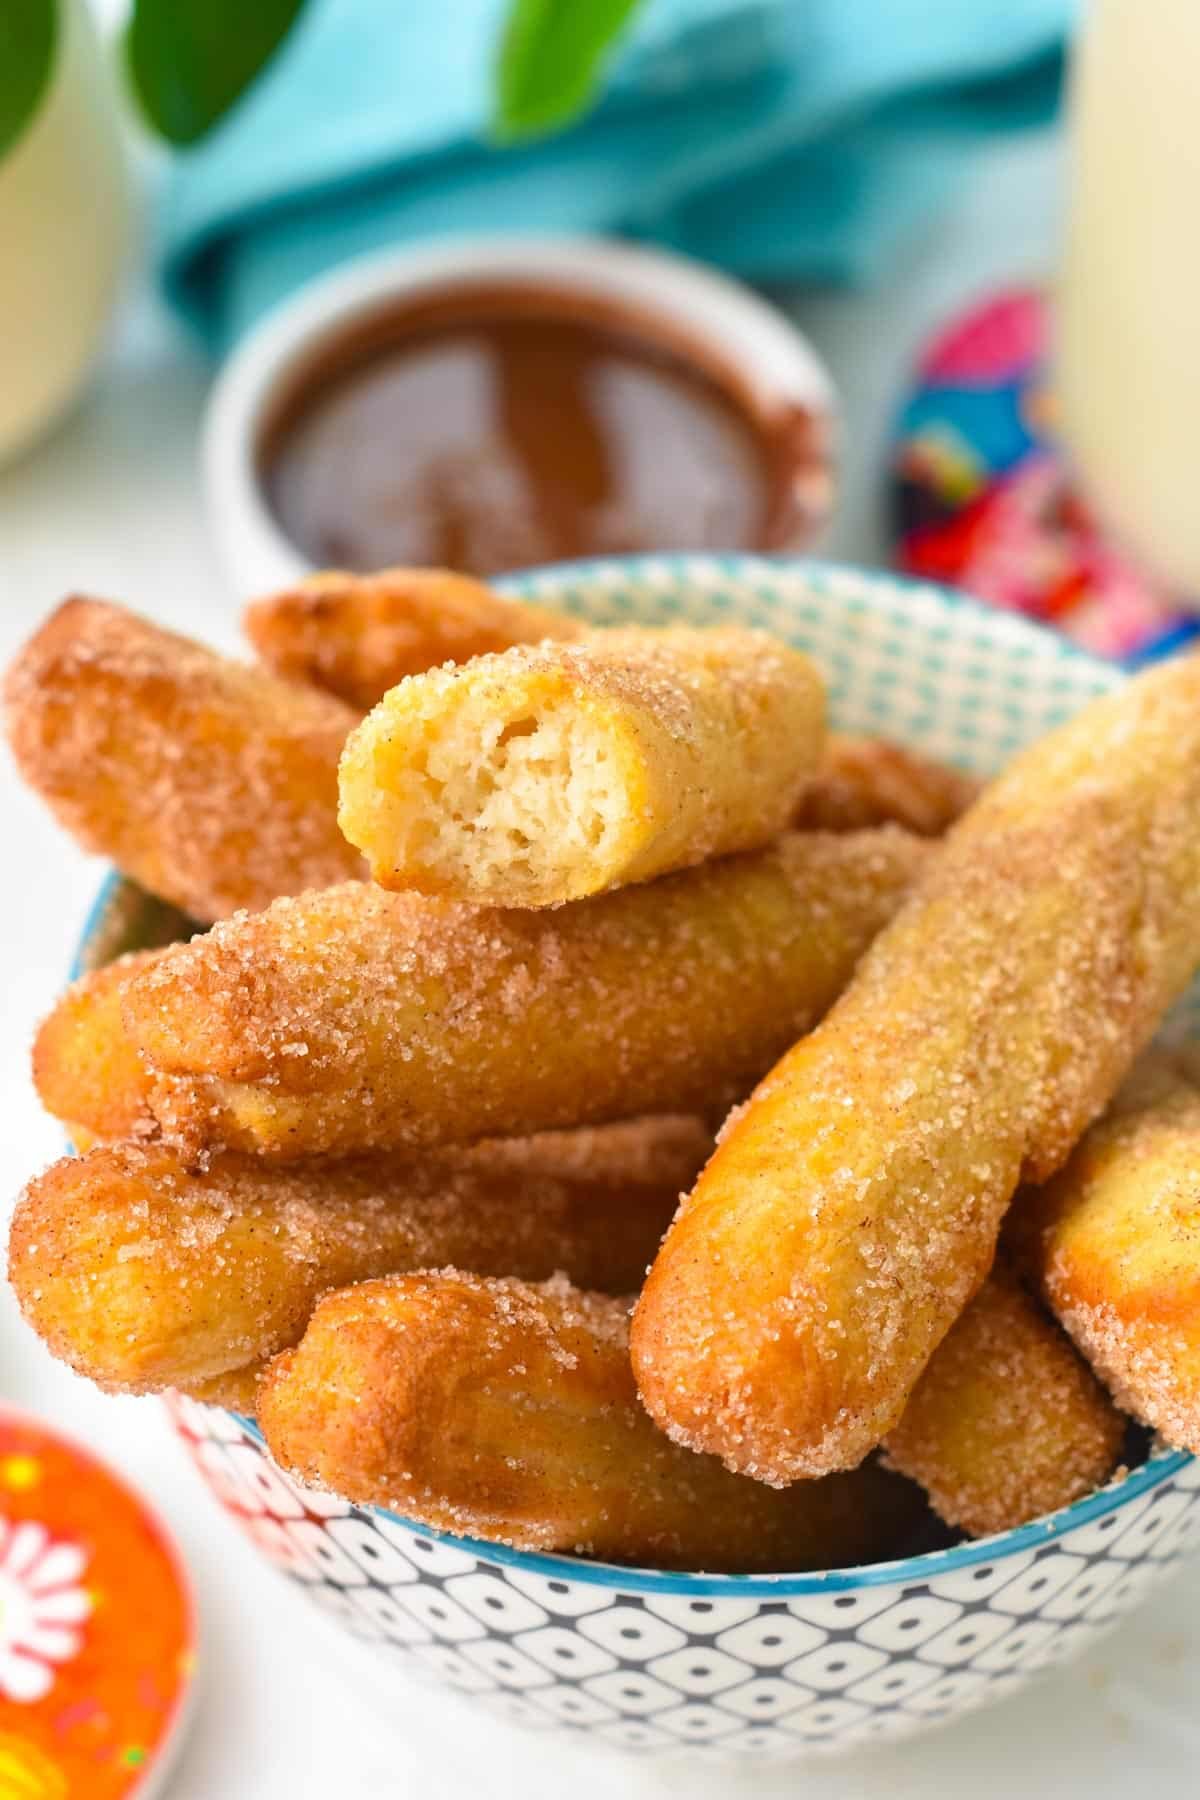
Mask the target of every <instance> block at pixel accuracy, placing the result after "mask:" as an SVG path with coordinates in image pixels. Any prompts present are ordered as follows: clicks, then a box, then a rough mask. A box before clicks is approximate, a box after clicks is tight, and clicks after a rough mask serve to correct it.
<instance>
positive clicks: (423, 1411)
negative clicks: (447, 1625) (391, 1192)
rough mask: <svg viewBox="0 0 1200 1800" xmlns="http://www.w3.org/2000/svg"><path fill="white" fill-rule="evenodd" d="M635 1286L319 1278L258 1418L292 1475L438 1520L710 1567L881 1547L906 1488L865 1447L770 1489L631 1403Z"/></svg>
mask: <svg viewBox="0 0 1200 1800" xmlns="http://www.w3.org/2000/svg"><path fill="white" fill-rule="evenodd" d="M627 1307H628V1303H627V1302H623V1301H620V1300H612V1299H606V1298H605V1297H603V1296H601V1295H598V1294H588V1293H582V1292H580V1291H579V1290H578V1289H576V1288H572V1287H571V1286H570V1285H569V1284H568V1283H567V1282H566V1281H565V1280H564V1279H563V1278H561V1277H558V1278H556V1279H554V1280H552V1281H548V1282H546V1283H544V1284H543V1285H541V1286H531V1285H529V1284H527V1283H524V1282H520V1281H496V1280H490V1281H489V1280H483V1279H481V1278H479V1277H478V1276H472V1275H464V1274H462V1273H460V1272H458V1271H456V1270H453V1269H446V1270H442V1271H440V1272H436V1273H428V1272H427V1273H423V1274H416V1275H401V1276H395V1277H392V1278H391V1279H388V1280H383V1281H371V1282H364V1283H362V1284H361V1285H360V1286H358V1287H353V1288H347V1289H345V1290H343V1291H342V1292H341V1293H337V1294H331V1295H330V1296H329V1297H328V1298H327V1299H326V1300H324V1301H322V1303H321V1305H320V1306H319V1307H318V1308H317V1310H316V1312H315V1313H314V1315H313V1318H312V1320H311V1322H310V1324H309V1327H308V1330H307V1331H306V1332H305V1334H304V1337H303V1339H302V1340H301V1342H300V1344H299V1345H298V1346H297V1348H296V1349H294V1350H290V1351H287V1352H286V1353H285V1354H284V1355H283V1356H280V1357H279V1358H277V1359H276V1360H275V1361H274V1362H273V1363H271V1365H270V1366H269V1367H268V1369H267V1372H266V1374H265V1375H264V1377H263V1380H262V1382H261V1384H260V1388H259V1420H260V1423H261V1425H262V1428H263V1431H264V1433H265V1435H266V1438H267V1442H268V1444H269V1445H270V1447H271V1451H272V1454H273V1455H274V1456H275V1457H276V1459H277V1460H278V1461H279V1462H280V1463H281V1464H282V1465H283V1466H284V1467H285V1468H288V1469H291V1470H292V1471H294V1473H295V1474H297V1475H298V1476H299V1477H300V1478H301V1479H302V1480H305V1481H311V1482H316V1483H319V1484H320V1485H322V1486H324V1487H328V1488H331V1489H332V1490H333V1491H334V1492H336V1493H339V1494H342V1495H344V1496H345V1497H346V1498H348V1499H352V1500H355V1501H358V1502H360V1503H371V1504H375V1505H380V1506H387V1507H390V1508H393V1509H394V1510H395V1511H397V1512H399V1513H401V1514H403V1515H404V1516H405V1517H406V1518H409V1519H413V1520H416V1521H417V1522H419V1523H420V1524H423V1525H427V1526H431V1527H432V1528H434V1529H435V1530H441V1531H452V1532H458V1533H469V1534H471V1535H472V1536H476V1537H483V1538H488V1539H491V1540H493V1541H495V1542H498V1543H505V1544H515V1545H518V1546H520V1547H522V1548H528V1549H536V1550H562V1551H570V1552H574V1553H576V1554H579V1555H590V1556H596V1557H601V1558H604V1559H606V1560H610V1561H615V1562H625V1563H643V1564H649V1565H651V1566H653V1567H660V1568H683V1569H696V1570H713V1571H721V1572H745V1573H750V1572H754V1571H762V1570H772V1569H790V1570H795V1569H808V1568H838V1567H842V1566H844V1565H846V1564H848V1563H852V1562H855V1561H858V1560H861V1559H873V1558H879V1557H884V1556H887V1555H889V1554H892V1553H894V1551H895V1549H896V1547H897V1545H898V1544H899V1543H900V1542H901V1541H902V1538H903V1535H904V1533H905V1531H906V1530H908V1529H911V1527H912V1525H913V1523H914V1519H915V1517H916V1516H918V1515H919V1513H920V1510H921V1502H920V1497H919V1495H917V1494H916V1490H915V1489H912V1488H910V1487H909V1486H908V1484H906V1483H904V1482H902V1481H900V1480H899V1479H898V1478H897V1477H894V1476H888V1475H887V1474H886V1473H885V1472H884V1471H883V1470H881V1469H880V1468H878V1467H877V1466H876V1465H873V1464H872V1465H867V1466H866V1467H864V1468H862V1469H859V1470H856V1471H855V1472H854V1473H853V1474H850V1475H843V1476H836V1477H834V1478H833V1479H832V1480H830V1481H824V1482H811V1483H807V1484H805V1485H804V1486H803V1487H800V1488H794V1489H791V1490H790V1491H789V1492H787V1493H786V1494H780V1493H775V1492H773V1491H772V1490H771V1489H769V1488H764V1487H761V1486H759V1485H757V1484H756V1483H753V1482H747V1481H742V1480H739V1479H738V1477H736V1476H733V1475H729V1474H727V1473H726V1471H725V1470H724V1469H722V1468H721V1466H720V1464H719V1463H717V1462H716V1461H714V1460H713V1459H712V1458H711V1457H698V1456H692V1455H691V1454H690V1453H689V1452H688V1451H685V1450H680V1449H678V1448H676V1446H675V1445H673V1444H671V1443H670V1442H669V1441H668V1439H666V1438H665V1437H663V1436H662V1435H661V1433H659V1432H658V1431H657V1430H656V1429H655V1428H654V1426H653V1425H652V1424H651V1422H650V1420H649V1419H648V1418H647V1417H646V1414H645V1413H644V1412H643V1411H642V1408H641V1407H640V1406H639V1405H638V1400H637V1394H636V1391H635V1389H634V1385H633V1375H632V1372H631V1370H630V1366H629V1352H628V1344H627V1333H628V1324H627Z"/></svg>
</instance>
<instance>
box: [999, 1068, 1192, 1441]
mask: <svg viewBox="0 0 1200 1800" xmlns="http://www.w3.org/2000/svg"><path fill="white" fill-rule="evenodd" d="M1008 1235H1009V1237H1010V1239H1011V1241H1012V1244H1013V1247H1014V1250H1015V1252H1016V1254H1017V1256H1018V1258H1019V1260H1020V1262H1021V1265H1022V1267H1023V1268H1024V1269H1025V1270H1027V1272H1028V1273H1029V1274H1030V1275H1031V1276H1032V1277H1033V1278H1034V1279H1035V1280H1036V1281H1037V1282H1038V1284H1039V1286H1040V1288H1041V1290H1042V1292H1043V1294H1044V1295H1045V1298H1046V1300H1047V1301H1048V1303H1049V1305H1050V1306H1051V1307H1052V1308H1053V1310H1054V1312H1055V1313H1056V1314H1057V1316H1058V1318H1059V1319H1060V1320H1061V1322H1062V1324H1063V1325H1064V1326H1065V1328H1066V1330H1067V1331H1068V1332H1069V1333H1070V1334H1071V1336H1072V1337H1073V1338H1074V1340H1075V1342H1076V1343H1077V1344H1078V1345H1079V1348H1080V1349H1081V1350H1082V1351H1083V1353H1084V1355H1085V1356H1086V1357H1087V1359H1088V1361H1089V1362H1090V1363H1091V1364H1092V1366H1093V1368H1095V1369H1096V1371H1097V1373H1098V1374H1099V1375H1100V1377H1101V1379H1102V1380H1103V1381H1104V1382H1105V1383H1106V1384H1107V1386H1108V1387H1109V1388H1111V1390H1112V1392H1113V1393H1114V1394H1115V1396H1116V1398H1117V1400H1118V1401H1119V1402H1120V1404H1121V1405H1122V1406H1123V1407H1125V1408H1126V1409H1127V1410H1128V1411H1129V1412H1131V1413H1133V1414H1134V1415H1135V1416H1136V1417H1137V1418H1139V1419H1141V1420H1143V1421H1144V1423H1146V1424H1147V1425H1152V1426H1153V1427H1154V1429H1155V1430H1156V1431H1158V1432H1160V1433H1161V1434H1162V1436H1163V1437H1164V1438H1165V1439H1166V1440H1167V1442H1168V1443H1170V1444H1175V1445H1177V1446H1181V1447H1183V1448H1185V1449H1188V1450H1193V1451H1200V1091H1198V1090H1197V1084H1196V1070H1195V1067H1194V1065H1191V1064H1189V1063H1188V1062H1186V1061H1185V1063H1184V1065H1183V1066H1181V1064H1180V1061H1179V1058H1178V1055H1177V1054H1176V1055H1167V1054H1163V1053H1154V1054H1152V1055H1147V1056H1146V1057H1144V1058H1143V1059H1142V1061H1141V1062H1140V1063H1139V1064H1138V1066H1137V1068H1136V1069H1135V1071H1134V1073H1133V1074H1132V1075H1131V1076H1130V1078H1129V1080H1128V1081H1127V1082H1126V1084H1125V1086H1124V1087H1123V1088H1122V1089H1121V1092H1120V1093H1119V1095H1118V1096H1117V1099H1116V1101H1115V1103H1114V1105H1113V1107H1112V1108H1111V1110H1110V1111H1109V1113H1108V1114H1107V1115H1106V1116H1105V1117H1104V1118H1103V1119H1101V1120H1100V1122H1099V1123H1098V1124H1096V1125H1093V1126H1092V1128H1091V1130H1090V1131H1089V1132H1088V1133H1087V1134H1086V1135H1085V1137H1084V1138H1083V1140H1082V1142H1081V1143H1080V1145H1079V1147H1078V1149H1077V1150H1076V1151H1075V1154H1074V1155H1073V1156H1072V1157H1071V1160H1070V1161H1069V1162H1068V1163H1067V1165H1066V1167H1065V1168H1064V1169H1063V1170H1062V1172H1061V1174H1059V1175H1057V1176H1056V1177H1055V1179H1054V1180H1053V1181H1051V1182H1050V1183H1049V1185H1048V1186H1046V1187H1044V1188H1042V1189H1040V1190H1036V1191H1030V1192H1027V1193H1025V1194H1022V1195H1021V1196H1020V1198H1019V1199H1018V1201H1017V1203H1016V1205H1015V1206H1014V1208H1013V1212H1012V1216H1011V1220H1010V1227H1009V1233H1008Z"/></svg>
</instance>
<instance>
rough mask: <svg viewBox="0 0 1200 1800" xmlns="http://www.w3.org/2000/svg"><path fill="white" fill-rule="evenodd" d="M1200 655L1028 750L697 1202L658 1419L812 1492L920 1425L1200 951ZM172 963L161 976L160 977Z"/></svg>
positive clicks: (656, 1318) (672, 1290)
mask: <svg viewBox="0 0 1200 1800" xmlns="http://www.w3.org/2000/svg"><path fill="white" fill-rule="evenodd" d="M1198 883H1200V660H1196V659H1181V660H1179V661H1176V662H1172V663H1170V664H1167V665H1165V666H1163V667H1162V668H1159V669H1156V670H1153V671H1151V672H1150V673H1148V674H1145V675H1142V676H1140V677H1139V678H1137V679H1136V680H1135V681H1132V682H1130V683H1129V684H1128V685H1127V686H1125V687H1123V688H1122V689H1121V690H1120V691H1119V692H1117V693H1116V694H1114V695H1112V696H1110V697H1107V698H1104V699H1102V700H1098V701H1096V702H1094V703H1093V704H1091V705H1090V706H1088V707H1087V708H1085V710H1084V711H1083V712H1082V713H1080V714H1079V715H1078V716H1077V717H1076V718H1075V719H1074V720H1073V721H1071V722H1070V723H1069V724H1067V725H1065V726H1063V727H1061V728H1060V729H1059V730H1058V731H1056V732H1055V733H1053V734H1052V735H1051V736H1050V737H1048V738H1046V739H1045V740H1043V741H1042V742H1041V743H1039V744H1037V745H1035V746H1034V747H1033V748H1032V749H1030V750H1027V751H1026V752H1025V753H1024V754H1023V755H1022V756H1021V757H1019V758H1018V760H1017V761H1016V762H1015V763H1014V764H1013V765H1012V766H1011V768H1010V769H1009V770H1008V771H1007V773H1006V774H1004V775H1003V776H1001V777H1000V778H999V779H998V780H997V781H996V782H995V783H994V784H993V785H992V786H991V787H990V788H989V789H988V790H986V791H985V793H984V795H983V797H982V798H981V799H980V800H979V801H978V802H977V803H976V804H975V806H974V807H973V808H972V809H971V810H970V812H968V813H967V814H966V815H965V817H964V818H963V819H962V820H961V821H960V822H959V824H958V825H957V826H955V827H954V828H953V830H952V831H951V832H950V834H949V836H948V837H947V838H946V840H945V841H944V843H943V844H942V845H941V847H940V848H939V850H938V852H937V854H936V855H935V856H934V857H933V858H931V860H930V862H929V864H928V866H927V868H926V870H925V872H924V875H923V877H922V879H921V880H920V881H919V883H918V885H917V888H916V891H915V893H914V895H913V897H912V899H911V900H910V901H909V903H908V904H907V905H906V906H905V907H904V908H903V909H902V910H901V912H900V914H899V915H898V917H897V918H896V919H895V920H894V922H893V923H892V924H891V926H890V927H889V928H888V929H887V930H886V931H884V932H883V933H882V934H881V936H880V937H879V938H878V939H877V941H876V942H875V944H874V945H873V947H872V949H871V950H870V952H869V953H868V954H867V956H866V957H865V958H864V959H863V961H862V963H861V965H860V966H859V969H858V971H857V973H856V975H855V977H854V980H853V981H852V983H851V984H850V987H849V988H848V990H847V991H846V993H845V994H844V995H843V997H842V999H841V1000H840V1001H839V1002H838V1004H837V1005H836V1006H835V1007H834V1009H833V1011H832V1012H831V1013H830V1015H829V1017H828V1018H827V1019H826V1020H825V1021H824V1022H823V1023H822V1024H821V1025H820V1026H818V1027H817V1029H816V1030H815V1031H814V1032H813V1033H812V1035H811V1036H809V1037H807V1038H804V1039H802V1040H801V1041H800V1043H799V1044H797V1045H796V1047H795V1048H794V1049H793V1050H792V1051H791V1052H790V1053H789V1054H788V1055H787V1056H786V1057H785V1058H784V1059H783V1061H782V1062H781V1063H780V1064H779V1065H778V1066H777V1067H776V1068H775V1069H774V1070H772V1072H771V1073H770V1074H769V1075H768V1076H767V1077H766V1079H765V1080H764V1081H763V1082H762V1084H761V1085H760V1087H759V1089H758V1091H757V1093H756V1094H755V1095H754V1096H753V1098H752V1099H751V1100H750V1102H749V1103H748V1105H747V1106H746V1107H745V1108H744V1109H742V1111H741V1113H740V1115H739V1116H738V1117H737V1118H736V1119H735V1120H734V1121H732V1123H731V1125H730V1127H729V1129H728V1131H727V1132H726V1133H725V1135H724V1138H723V1142H722V1143H721V1144H720V1145H719V1147H718V1149H717V1151H716V1154H715V1155H714V1156H713V1158H712V1160H711V1161H710V1163H709V1164H708V1166H707V1168H706V1169H705V1171H704V1173H703V1175H702V1176H701V1178H700V1181H699V1182H698V1184H697V1186H696V1188H695V1190H694V1191H693V1193H692V1195H691V1196H690V1198H689V1199H688V1200H687V1201H685V1202H684V1204H683V1206H682V1208H681V1209H680V1212H679V1214H678V1215H677V1217H676V1220H675V1223H674V1225H673V1226H672V1228H671V1231H670V1232H669V1233H668V1235H667V1238H666V1241H665V1243H664V1246H663V1249H662V1250H661V1251H660V1253H659V1256H658V1258H657V1260H656V1262H655V1264H654V1267H653V1269H652V1270H651V1273H650V1276H649V1279H648V1281H647V1285H646V1287H645V1289H644V1290H643V1294H642V1297H641V1300H640V1303H639V1306H638V1309H637V1313H636V1315H635V1321H634V1328H633V1340H632V1341H633V1355H634V1362H635V1367H636V1369H637V1373H638V1380H639V1385H640V1389H641V1392H642V1396H643V1399H644V1400H645V1402H646V1404H647V1406H648V1407H649V1409H650V1412H651V1414H652V1416H653V1417H654V1418H655V1419H656V1420H657V1421H658V1422H659V1423H660V1424H661V1425H663V1426H664V1427H665V1428H666V1429H668V1430H669V1431H670V1432H671V1433H672V1434H673V1435H674V1436H675V1437H676V1438H677V1439H678V1441H680V1442H681V1443H685V1444H687V1445H689V1446H690V1447H692V1448H694V1449H700V1450H708V1451H713V1452H716V1453H718V1454H720V1455H721V1456H722V1457H724V1458H725V1460H726V1461H727V1463H728V1464H729V1466H730V1467H731V1468H735V1469H737V1470H740V1471H741V1472H743V1473H748V1474H754V1475H757V1476H758V1477H760V1478H761V1479H763V1480H770V1481H777V1482H785V1481H793V1480H796V1479H798V1478H801V1477H811V1476H814V1475H820V1474H824V1473H827V1472H829V1471H830V1470H833V1469H837V1468H846V1467H853V1465H854V1464H855V1463H857V1462H858V1461H859V1460H860V1459H861V1458H862V1457H863V1456H864V1455H865V1454H866V1453H867V1452H868V1451H869V1450H870V1449H871V1448H872V1447H873V1446H874V1445H875V1444H877V1443H878V1442H879V1441H880V1440H881V1438H883V1437H885V1436H886V1435H887V1433H888V1432H890V1431H892V1430H893V1429H894V1428H895V1426H896V1425H897V1424H898V1422H899V1419H900V1417H901V1414H902V1413H903V1411H904V1407H905V1405H906V1403H907V1401H908V1398H909V1396H910V1394H911V1393H912V1391H913V1389H914V1387H915V1386H916V1384H917V1381H918V1380H919V1378H920V1375H921V1372H922V1370H923V1369H924V1367H925V1365H926V1363H927V1362H928V1360H929V1357H930V1356H931V1354H932V1352H933V1351H934V1349H935V1348H936V1347H937V1345H938V1343H940V1341H941V1340H942V1338H943V1337H944V1336H945V1334H946V1332H947V1331H948V1330H949V1329H950V1327H951V1325H952V1324H953V1323H954V1321H955V1319H956V1318H957V1317H958V1315H959V1314H960V1313H961V1312H962V1310H963V1309H964V1307H965V1306H966V1305H967V1303H968V1302H969V1301H970V1299H971V1298H972V1296H973V1295H974V1294H975V1293H976V1292H977V1291H978V1289H979V1287H980V1286H981V1284H982V1282H983V1280H984V1278H985V1276H986V1274H987V1271H988V1269H989V1267H990V1265H991V1261H992V1257H993V1253H994V1248H995V1243H996V1238H997V1235H998V1233H999V1229H1000V1224H1001V1221H1002V1219H1003V1216H1004V1212H1005V1209H1006V1207H1007V1205H1008V1203H1009V1200H1010V1199H1011V1197H1012V1194H1013V1192H1014V1190H1015V1189H1016V1186H1017V1184H1018V1181H1020V1180H1021V1179H1022V1177H1024V1178H1026V1179H1031V1180H1039V1179H1046V1178H1047V1177H1049V1176H1050V1175H1051V1174H1053V1172H1054V1171H1055V1169H1056V1168H1058V1167H1059V1166H1060V1165H1061V1163H1062V1162H1063V1161H1064V1159H1065V1158H1066V1156H1067V1155H1068V1154H1069V1152H1070V1150H1071V1148H1072V1147H1073V1145H1074V1143H1075V1142H1076V1140H1077V1139H1078V1137H1079V1135H1080V1133H1081V1132H1082V1131H1083V1129H1084V1127H1085V1126H1086V1125H1087V1124H1088V1123H1089V1122H1090V1121H1091V1119H1093V1118H1094V1117H1095V1116H1096V1114H1097V1113H1098V1112H1099V1111H1100V1110H1101V1109H1102V1108H1103V1106H1104V1105H1105V1104H1106V1102H1107V1101H1108V1099H1109V1098H1110V1096H1111V1094H1112V1093H1113V1091H1114V1090H1115V1088H1116V1086H1117V1084H1118V1082H1119V1081H1120V1080H1121V1078H1122V1077H1123V1076H1124V1074H1125V1072H1126V1070H1127V1069H1128V1067H1129V1065H1130V1063H1131V1062H1132V1060H1133V1058H1134V1056H1135V1055H1136V1053H1137V1051H1138V1050H1139V1049H1140V1048H1141V1046H1142V1045H1143V1044H1144V1043H1145V1041H1146V1040H1147V1039H1148V1038H1149V1037H1150V1035H1151V1034H1152V1032H1153V1031H1154V1029H1155V1026H1156V1025H1157V1023H1158V1020H1159V1019H1160V1017H1161V1015H1162V1013H1163V1012H1164V1011H1165V1010H1166V1008H1167V1006H1168V1005H1169V1003H1170V1002H1171V1001H1172V1000H1173V999H1174V998H1175V997H1176V996H1177V995H1178V994H1179V993H1180V992H1181V991H1182V990H1183V988H1184V987H1185V986H1186V984H1187V981H1188V979H1189V977H1190V975H1191V973H1192V971H1193V969H1194V967H1195V965H1196V963H1197V961H1198V960H1200V911H1198V910H1197V908H1196V904H1195V894H1196V891H1197V885H1198ZM152 978H153V975H152V974H151V975H150V976H146V977H143V978H142V979H143V980H150V979H152Z"/></svg>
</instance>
